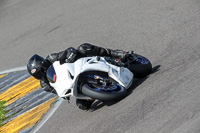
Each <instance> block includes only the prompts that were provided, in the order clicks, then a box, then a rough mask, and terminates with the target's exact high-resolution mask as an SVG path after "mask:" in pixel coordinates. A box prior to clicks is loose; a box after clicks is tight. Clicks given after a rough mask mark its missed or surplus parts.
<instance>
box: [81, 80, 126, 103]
mask: <svg viewBox="0 0 200 133" xmlns="http://www.w3.org/2000/svg"><path fill="white" fill-rule="evenodd" d="M82 93H83V94H85V95H87V96H89V97H91V98H94V99H98V100H103V101H108V100H120V99H122V98H124V97H125V96H126V94H127V90H126V89H125V88H124V87H123V86H121V85H119V84H117V83H112V84H111V85H109V86H103V85H94V84H88V83H85V84H84V85H83V86H82Z"/></svg>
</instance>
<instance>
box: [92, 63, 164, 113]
mask: <svg viewBox="0 0 200 133" xmlns="http://www.w3.org/2000/svg"><path fill="white" fill-rule="evenodd" d="M160 67H161V65H157V66H155V67H153V68H152V71H151V74H154V73H156V72H158V71H159V70H160V69H159V68H160ZM148 78H149V75H148V76H146V77H144V78H135V79H134V80H133V83H132V85H131V87H130V88H129V89H128V92H127V96H126V97H128V96H129V95H131V94H132V92H133V90H134V89H135V88H137V87H138V86H139V85H140V84H142V83H143V82H144V81H145V80H146V79H148ZM126 97H125V98H126ZM123 99H124V98H123ZM123 99H121V100H123ZM121 100H119V101H121ZM119 101H104V102H102V101H95V102H94V103H93V105H92V107H91V109H90V110H89V111H91V112H92V111H95V110H98V109H100V108H102V107H103V106H112V105H114V104H116V103H118V102H119Z"/></svg>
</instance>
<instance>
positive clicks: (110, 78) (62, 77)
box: [46, 52, 152, 101]
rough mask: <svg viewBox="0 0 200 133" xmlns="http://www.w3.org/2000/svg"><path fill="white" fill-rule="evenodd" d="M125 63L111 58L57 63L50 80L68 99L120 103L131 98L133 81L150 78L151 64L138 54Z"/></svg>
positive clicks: (53, 67)
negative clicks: (127, 96)
mask: <svg viewBox="0 0 200 133" xmlns="http://www.w3.org/2000/svg"><path fill="white" fill-rule="evenodd" d="M126 55H127V57H126V58H124V59H114V58H111V57H99V56H93V57H84V58H80V59H78V60H76V61H75V62H74V63H64V64H62V65H61V64H60V62H59V61H56V62H54V63H53V64H52V66H50V67H49V68H48V70H47V73H46V76H47V79H48V81H49V83H50V85H51V86H52V87H54V89H55V90H56V92H57V94H58V96H59V97H62V98H64V99H68V100H69V98H70V97H72V96H74V97H76V98H77V99H85V100H89V99H97V100H101V101H108V100H120V99H122V98H124V97H125V96H126V94H127V89H128V88H129V87H130V86H131V84H132V81H133V78H142V77H145V76H147V75H148V74H150V72H151V70H152V65H151V62H150V61H149V60H148V59H147V58H145V57H143V56H141V55H138V54H135V53H133V52H129V53H127V54H126Z"/></svg>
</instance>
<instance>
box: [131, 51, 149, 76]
mask: <svg viewBox="0 0 200 133" xmlns="http://www.w3.org/2000/svg"><path fill="white" fill-rule="evenodd" d="M135 56H139V58H140V59H142V60H143V61H140V60H136V61H134V62H132V63H131V64H130V71H131V72H133V74H134V77H135V78H144V77H146V76H147V75H149V74H150V73H151V71H152V65H151V62H150V61H149V60H148V59H147V58H146V57H143V56H141V55H138V54H135Z"/></svg>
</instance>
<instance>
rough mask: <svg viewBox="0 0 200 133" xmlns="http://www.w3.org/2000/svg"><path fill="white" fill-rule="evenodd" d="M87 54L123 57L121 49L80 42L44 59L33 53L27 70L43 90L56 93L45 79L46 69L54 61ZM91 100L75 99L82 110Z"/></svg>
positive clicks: (88, 106) (65, 61)
mask: <svg viewBox="0 0 200 133" xmlns="http://www.w3.org/2000/svg"><path fill="white" fill-rule="evenodd" d="M87 56H110V57H115V58H125V52H124V51H122V50H111V49H107V48H102V47H98V46H95V45H92V44H89V43H84V44H81V45H80V46H79V47H78V48H77V49H75V48H73V47H70V48H67V49H66V50H64V51H61V52H59V53H52V54H50V55H48V56H47V57H46V59H44V58H43V57H41V56H39V55H37V54H35V55H33V56H32V57H31V58H30V59H29V61H28V63H27V70H28V72H29V73H30V75H32V76H33V77H35V78H36V79H39V80H40V85H41V87H42V89H43V90H45V91H47V92H52V93H55V94H57V93H56V91H55V89H54V88H53V87H51V86H50V84H49V81H48V80H47V77H46V71H47V69H48V68H49V67H50V66H51V65H52V64H53V63H54V62H55V61H60V63H61V64H63V63H73V62H75V61H76V60H77V59H79V58H81V57H87ZM93 102H94V100H82V99H76V105H77V106H78V107H79V108H80V109H83V110H87V109H89V108H90V107H91V105H92V103H93Z"/></svg>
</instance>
